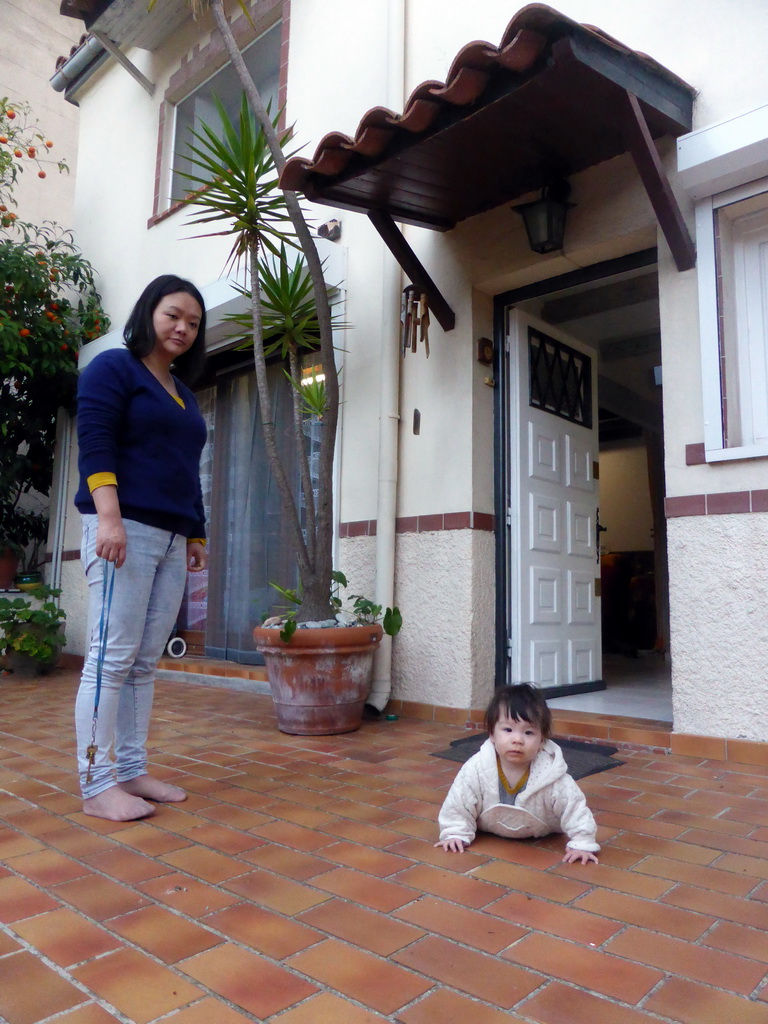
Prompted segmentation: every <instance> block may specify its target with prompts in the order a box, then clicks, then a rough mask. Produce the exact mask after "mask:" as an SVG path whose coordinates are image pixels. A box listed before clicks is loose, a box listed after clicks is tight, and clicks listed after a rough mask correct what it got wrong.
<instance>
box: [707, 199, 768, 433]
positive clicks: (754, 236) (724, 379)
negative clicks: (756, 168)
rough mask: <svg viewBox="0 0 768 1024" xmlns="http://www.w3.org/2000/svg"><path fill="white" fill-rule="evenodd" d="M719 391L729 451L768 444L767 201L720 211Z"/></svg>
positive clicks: (747, 200) (718, 228)
mask: <svg viewBox="0 0 768 1024" xmlns="http://www.w3.org/2000/svg"><path fill="white" fill-rule="evenodd" d="M716 239H717V256H718V269H719V274H720V279H719V295H718V300H719V306H720V348H721V387H722V402H723V421H724V428H725V430H724V434H725V443H726V446H727V447H740V446H743V445H750V444H765V443H766V442H768V399H767V396H768V196H767V195H766V194H765V193H763V194H760V195H757V196H753V197H752V198H750V199H745V200H742V201H740V202H737V203H733V204H731V205H729V206H724V207H722V208H721V209H719V210H718V211H717V217H716Z"/></svg>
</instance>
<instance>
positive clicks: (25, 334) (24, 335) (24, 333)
mask: <svg viewBox="0 0 768 1024" xmlns="http://www.w3.org/2000/svg"><path fill="white" fill-rule="evenodd" d="M31 333H32V332H31V331H30V329H29V328H28V327H22V328H21V330H20V331H19V334H20V335H21V336H22V338H27V337H29V335H30V334H31Z"/></svg>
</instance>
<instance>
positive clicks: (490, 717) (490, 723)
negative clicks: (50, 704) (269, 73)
mask: <svg viewBox="0 0 768 1024" xmlns="http://www.w3.org/2000/svg"><path fill="white" fill-rule="evenodd" d="M502 715H504V717H505V718H516V719H518V720H520V721H523V722H530V723H531V725H537V726H538V727H539V729H541V735H542V736H543V737H544V739H545V740H548V739H549V738H550V736H551V735H552V712H551V711H550V710H549V708H548V707H547V702H546V701H545V700H544V697H543V695H542V692H541V690H540V689H539V688H538V687H536V686H531V684H530V683H517V684H515V685H514V686H500V687H499V689H498V690H497V691H496V692H495V693H494V695H493V699H492V700H491V703H490V704H489V705H488V708H487V710H486V712H485V727H486V729H487V730H488V732H489V733H490V732H493V730H494V729H495V727H496V725H497V723H498V721H499V719H500V718H501V716H502Z"/></svg>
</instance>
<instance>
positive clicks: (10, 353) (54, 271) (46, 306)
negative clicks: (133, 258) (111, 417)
mask: <svg viewBox="0 0 768 1024" xmlns="http://www.w3.org/2000/svg"><path fill="white" fill-rule="evenodd" d="M49 141H50V140H48V139H46V138H45V136H44V135H43V134H42V132H40V131H39V129H38V128H37V126H36V125H35V124H34V123H33V122H32V120H31V118H30V116H29V111H28V108H27V107H26V106H25V105H24V104H14V105H10V104H9V103H8V101H7V100H1V99H0V197H2V202H1V203H0V547H2V546H5V545H9V546H11V547H15V548H17V549H22V548H24V547H25V546H26V545H28V544H29V543H30V542H34V541H39V540H40V539H41V538H42V536H43V534H44V531H45V527H46V522H45V517H44V516H42V515H40V514H37V513H32V512H28V511H25V510H23V509H22V508H20V507H19V502H20V499H21V497H22V495H23V494H25V493H27V492H29V491H37V492H39V493H40V494H42V495H47V494H48V493H49V491H50V486H51V479H52V472H53V452H54V441H55V432H56V418H57V413H58V410H59V409H60V408H61V407H64V408H70V407H72V404H73V402H74V395H75V386H76V381H77V352H78V349H79V347H80V345H81V343H82V342H83V341H88V340H90V339H91V338H96V337H98V336H99V335H100V334H103V333H104V332H105V331H106V330H108V328H109V321H108V320H107V318H106V316H105V314H104V312H103V310H102V308H101V301H100V299H99V296H98V293H97V292H96V289H95V287H94V271H93V268H92V267H91V265H90V264H89V263H88V261H87V260H86V259H84V258H83V256H82V254H81V253H80V251H79V250H78V248H77V247H76V246H75V244H74V242H73V240H72V236H71V233H70V232H68V231H64V230H62V229H61V228H59V227H58V226H57V225H55V224H52V223H46V224H43V225H35V224H31V223H28V222H26V221H24V220H21V219H18V218H17V216H16V214H15V213H14V212H13V211H12V210H11V209H10V207H11V206H15V205H16V203H15V199H14V196H13V187H14V185H15V183H16V181H17V178H18V175H19V173H21V172H22V171H23V170H25V169H28V167H29V166H30V165H31V166H33V167H39V168H40V170H38V172H37V173H38V174H40V175H43V174H44V173H45V172H44V171H43V170H42V167H43V165H44V162H46V161H45V157H44V155H43V156H42V157H41V154H40V153H39V152H38V144H39V145H40V147H41V148H42V154H45V153H47V152H48V151H49V150H50V148H51V146H49V145H47V143H48V142H49ZM51 145H52V144H51ZM17 153H22V156H21V157H19V156H17V155H16V154H17ZM25 162H26V166H25ZM54 166H55V167H56V168H57V169H58V170H65V169H66V165H65V164H64V163H63V162H62V161H59V162H58V163H56V164H55V165H54Z"/></svg>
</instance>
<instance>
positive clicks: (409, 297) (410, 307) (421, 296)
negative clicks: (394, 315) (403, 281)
mask: <svg viewBox="0 0 768 1024" xmlns="http://www.w3.org/2000/svg"><path fill="white" fill-rule="evenodd" d="M419 342H421V343H422V344H423V345H424V351H425V353H426V356H427V359H429V306H428V305H427V296H426V293H425V292H423V291H421V290H420V289H419V288H417V287H416V285H414V284H409V285H408V286H407V287H406V288H404V289H403V298H402V302H401V303H400V347H401V349H402V353H403V358H405V356H406V355H407V354H408V353H409V352H413V353H416V352H417V351H418V346H419Z"/></svg>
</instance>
